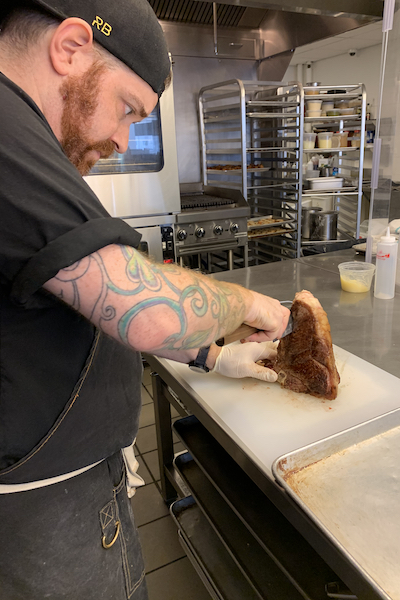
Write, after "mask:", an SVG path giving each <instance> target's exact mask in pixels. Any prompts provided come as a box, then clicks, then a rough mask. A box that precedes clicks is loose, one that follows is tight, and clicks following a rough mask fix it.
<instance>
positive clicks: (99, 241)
mask: <svg viewBox="0 0 400 600" xmlns="http://www.w3.org/2000/svg"><path fill="white" fill-rule="evenodd" d="M0 132H1V136H0V302H1V305H0V369H1V370H0V376H1V379H0V471H1V470H2V469H5V468H7V467H9V466H10V465H13V464H14V463H16V462H17V461H19V460H20V459H21V458H22V457H24V456H25V455H26V454H27V453H29V452H32V450H33V449H34V448H35V447H37V445H38V444H39V442H40V440H41V439H42V438H43V436H45V435H46V433H47V432H48V431H49V429H50V428H51V427H52V426H53V424H54V423H55V422H56V420H57V419H58V418H59V416H60V415H61V414H62V411H63V409H64V407H65V405H66V403H67V402H68V399H69V398H70V397H71V394H72V393H73V391H74V389H75V388H76V384H77V382H78V380H79V377H80V374H81V372H82V369H83V368H84V366H85V362H86V360H87V358H88V354H89V352H90V348H91V346H92V344H93V340H94V336H95V328H94V326H93V325H92V324H90V323H89V322H88V321H86V320H85V319H84V318H83V317H81V316H80V315H79V314H78V313H76V312H74V311H73V310H72V309H70V308H69V307H67V306H65V305H63V304H62V303H61V302H60V301H59V300H57V299H56V298H55V297H53V296H52V295H51V294H48V293H46V292H45V291H44V290H43V289H41V286H42V285H43V284H44V283H45V282H46V281H48V280H49V279H51V277H53V276H54V275H55V274H56V273H57V272H58V271H59V270H60V269H61V268H64V267H66V266H68V265H70V264H72V263H73V262H75V261H76V260H78V259H80V258H82V257H84V256H87V255H88V254H90V253H92V252H94V251H96V250H98V249H99V248H102V247H104V246H106V245H108V244H112V243H121V244H127V245H131V246H137V244H138V243H139V240H140V235H139V234H138V233H137V232H136V231H135V230H134V229H132V228H131V227H129V226H128V225H127V224H126V223H125V222H124V221H122V220H120V219H115V218H112V217H110V215H109V214H108V213H107V211H106V210H105V209H104V207H103V206H102V204H101V203H100V202H99V200H98V199H97V197H96V196H95V194H94V193H93V192H92V190H91V189H90V188H89V186H88V185H87V184H86V183H85V181H84V180H83V179H82V177H81V176H80V174H79V173H78V171H77V170H76V168H75V167H74V166H73V165H72V164H71V163H70V162H69V160H68V159H67V158H66V156H65V154H64V152H63V150H62V148H61V146H60V144H59V142H58V140H57V138H56V137H55V136H54V134H53V132H52V130H51V128H50V126H49V124H48V123H47V121H46V119H45V117H44V116H43V114H42V113H41V111H40V110H39V108H38V107H37V105H36V104H35V103H34V102H33V100H32V99H31V98H30V97H29V96H27V95H26V94H25V93H24V92H23V91H22V90H21V89H20V88H19V87H18V86H16V85H15V84H13V83H12V82H11V81H10V80H9V79H7V78H6V77H5V76H4V75H2V74H0ZM107 344H108V346H110V352H112V353H116V355H117V356H118V352H121V353H128V354H129V355H130V354H132V356H134V353H130V351H128V350H125V349H124V348H123V347H122V346H120V345H119V344H118V343H117V342H113V341H112V340H108V342H107ZM107 344H106V345H107ZM104 353H105V350H103V354H104ZM126 360H127V361H129V360H130V358H129V357H127V356H126V354H123V360H122V362H124V361H126ZM132 360H133V359H132ZM134 363H135V365H136V366H137V364H138V360H137V356H136V358H135V360H134ZM127 364H128V363H127ZM125 366H126V365H125ZM98 370H100V371H102V369H98ZM101 377H102V373H101V372H100V373H97V374H96V378H97V381H96V384H95V387H96V393H97V394H99V395H100V397H99V398H98V399H97V401H96V404H97V405H98V404H100V403H101V401H102V398H101V395H102V394H103V395H104V396H105V395H107V394H108V396H110V395H112V396H113V397H115V399H116V402H115V405H116V407H118V397H119V396H121V394H122V395H123V396H124V397H123V399H122V400H121V404H122V405H123V406H124V407H125V408H126V409H127V411H128V408H129V407H128V404H129V400H128V398H129V393H130V391H129V389H127V380H126V378H124V377H123V376H122V375H121V378H119V376H118V373H117V375H116V378H115V380H114V381H113V382H112V383H110V382H109V379H107V380H106V379H105V380H104V382H103V381H99V378H100V379H101ZM104 377H105V378H106V377H107V378H109V377H110V373H109V372H107V373H105V374H104ZM135 389H136V392H137V387H136V388H135ZM106 402H109V406H111V401H110V398H109V397H108V398H106ZM108 410H109V408H108ZM95 412H96V405H94V406H93V407H90V409H89V408H86V409H85V411H84V414H85V415H86V416H90V415H91V413H93V421H92V422H91V423H90V422H89V423H86V424H85V426H86V428H90V427H92V426H94V427H95V426H96V415H95ZM109 412H110V411H109ZM109 412H108V413H107V417H106V418H107V419H109V420H111V422H110V427H111V430H112V435H113V436H114V441H115V444H118V416H117V417H116V420H115V422H114V423H113V422H112V417H111V415H110V414H109ZM100 413H101V411H100ZM82 414H83V413H82ZM125 417H126V415H123V418H125ZM103 418H104V415H103ZM136 424H137V415H135V416H133V417H132V426H133V427H135V426H136ZM103 433H104V432H103ZM122 437H123V438H124V439H122V440H119V441H120V442H121V443H124V442H125V441H126V440H125V438H126V432H125V433H124V435H123V436H122ZM73 443H74V440H71V444H73ZM87 443H88V444H90V445H91V447H92V448H94V452H93V453H90V452H89V454H91V456H89V457H88V460H87V461H86V459H82V452H83V450H81V454H80V458H79V461H80V462H82V460H83V462H85V461H86V462H87V464H89V463H90V462H91V461H92V459H93V460H98V459H100V458H103V456H101V454H102V452H103V450H104V449H101V448H100V447H96V444H97V445H98V446H99V444H98V441H96V439H95V435H94V434H93V433H91V435H88V436H87ZM113 444H114V442H113V443H112V444H111V446H113ZM82 447H83V442H82ZM104 447H105V448H107V449H108V450H109V448H108V446H107V443H105V444H104ZM111 450H113V447H111ZM65 452H66V455H67V453H68V449H65ZM79 461H78V462H79ZM73 462H74V461H73V460H72V459H71V460H70V461H69V462H68V460H67V461H66V463H67V468H68V469H71V468H79V467H80V466H83V464H78V465H72V464H71V463H73ZM57 469H58V470H60V465H59V466H58V467H57ZM57 469H56V470H57ZM71 470H72V469H71ZM49 473H51V474H52V472H51V469H50V470H49V471H48V473H47V475H48V476H50V474H49ZM54 474H56V473H54Z"/></svg>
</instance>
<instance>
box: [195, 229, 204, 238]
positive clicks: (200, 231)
mask: <svg viewBox="0 0 400 600" xmlns="http://www.w3.org/2000/svg"><path fill="white" fill-rule="evenodd" d="M194 235H195V236H196V237H198V238H202V237H204V236H205V235H206V231H205V229H204V227H198V228H197V229H196V231H195V232H194Z"/></svg>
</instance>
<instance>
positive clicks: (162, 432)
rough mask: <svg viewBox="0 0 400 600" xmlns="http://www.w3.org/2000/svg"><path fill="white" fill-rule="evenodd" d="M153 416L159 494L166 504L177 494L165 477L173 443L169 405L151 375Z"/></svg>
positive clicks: (153, 376)
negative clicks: (159, 486)
mask: <svg viewBox="0 0 400 600" xmlns="http://www.w3.org/2000/svg"><path fill="white" fill-rule="evenodd" d="M152 386H153V400H154V414H155V422H156V434H157V449H158V463H159V466H160V479H161V494H162V497H163V498H164V501H165V502H167V503H168V504H169V503H170V502H171V501H172V500H175V498H176V496H177V493H176V490H175V488H174V486H173V485H172V484H171V482H170V481H169V479H168V477H167V475H166V468H168V467H172V462H173V460H174V443H173V439H172V429H171V405H170V403H169V401H168V400H167V398H166V397H165V396H164V393H163V386H162V380H161V377H160V376H159V375H158V374H157V373H152Z"/></svg>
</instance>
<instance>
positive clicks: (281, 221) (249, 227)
mask: <svg viewBox="0 0 400 600" xmlns="http://www.w3.org/2000/svg"><path fill="white" fill-rule="evenodd" d="M268 218H272V219H274V218H276V217H274V216H273V215H264V216H262V217H260V216H258V217H250V219H248V221H247V230H248V231H253V230H255V229H266V228H268V227H279V226H280V225H284V224H285V223H293V221H294V219H277V221H273V222H271V223H264V224H262V223H261V224H257V223H256V222H257V221H261V220H263V219H268ZM251 222H254V225H253V224H250V223H251Z"/></svg>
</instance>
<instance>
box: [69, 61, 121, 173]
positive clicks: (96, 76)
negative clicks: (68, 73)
mask: <svg viewBox="0 0 400 600" xmlns="http://www.w3.org/2000/svg"><path fill="white" fill-rule="evenodd" d="M106 70H107V67H106V66H105V65H104V64H102V63H100V62H96V63H94V64H93V65H92V66H91V67H90V68H89V70H88V71H87V72H86V73H85V74H84V75H83V76H82V77H69V78H68V79H67V80H66V81H65V82H64V83H63V85H62V86H61V88H60V93H61V95H62V97H63V99H64V110H63V114H62V117H61V145H62V147H63V149H64V152H65V154H66V155H67V157H68V158H69V160H70V161H71V162H72V164H73V165H75V167H76V168H77V169H78V171H79V173H80V174H81V175H87V174H88V173H89V171H90V169H91V168H92V167H93V166H94V165H95V164H96V162H97V161H96V160H94V159H90V158H88V156H87V155H88V153H89V152H90V151H92V150H95V151H97V152H99V153H100V156H101V158H108V157H109V156H111V154H112V153H113V152H114V150H115V145H114V143H113V142H111V141H110V140H105V141H102V142H93V141H92V140H90V139H88V138H87V137H86V135H85V132H86V131H87V128H88V123H90V119H91V117H93V115H94V113H95V110H96V107H97V98H98V92H99V87H100V86H99V81H100V79H101V76H102V75H103V73H104V72H105V71H106Z"/></svg>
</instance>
